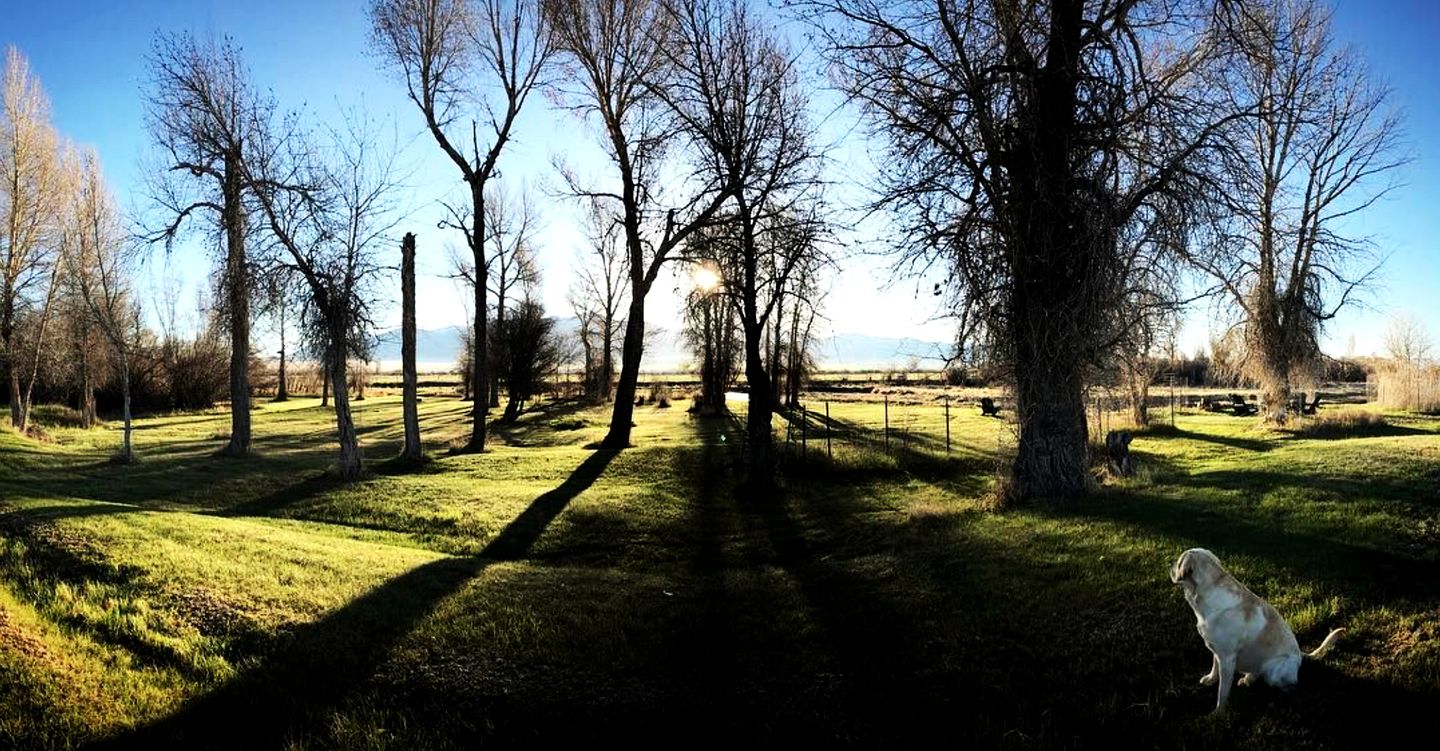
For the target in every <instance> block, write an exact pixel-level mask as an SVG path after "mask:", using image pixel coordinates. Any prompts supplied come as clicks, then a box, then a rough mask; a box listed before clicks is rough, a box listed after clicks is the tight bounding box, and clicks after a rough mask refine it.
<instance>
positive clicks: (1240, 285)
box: [1193, 0, 1406, 423]
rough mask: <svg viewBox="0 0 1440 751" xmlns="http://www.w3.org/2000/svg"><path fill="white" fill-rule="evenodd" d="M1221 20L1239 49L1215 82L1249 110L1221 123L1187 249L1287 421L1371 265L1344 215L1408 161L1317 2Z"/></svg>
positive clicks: (1379, 191) (1376, 194) (1243, 10)
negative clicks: (1207, 221) (1208, 217)
mask: <svg viewBox="0 0 1440 751" xmlns="http://www.w3.org/2000/svg"><path fill="white" fill-rule="evenodd" d="M1228 20H1229V21H1230V26H1229V30H1230V32H1231V38H1232V39H1233V40H1234V42H1235V44H1236V46H1237V48H1238V49H1239V51H1240V56H1239V60H1238V61H1237V65H1235V66H1234V67H1233V68H1232V69H1231V70H1230V71H1229V75H1227V76H1225V77H1224V78H1223V79H1220V80H1219V81H1218V82H1217V87H1218V88H1220V89H1221V90H1223V91H1224V92H1225V93H1226V94H1227V95H1228V96H1229V97H1230V98H1231V102H1232V107H1234V108H1236V109H1251V110H1253V111H1254V112H1255V113H1256V114H1255V116H1254V117H1252V118H1248V119H1246V120H1243V121H1238V122H1236V123H1235V125H1234V127H1233V129H1232V130H1231V132H1230V133H1229V134H1228V135H1229V138H1228V139H1227V145H1228V148H1227V150H1226V154H1225V155H1226V157H1227V160H1226V162H1225V167H1226V169H1225V171H1224V174H1226V175H1227V177H1228V181H1227V183H1226V184H1225V185H1224V188H1223V190H1221V191H1219V192H1218V195H1219V196H1220V197H1222V198H1223V199H1224V200H1225V203H1224V205H1223V206H1222V208H1221V210H1220V219H1219V222H1218V224H1217V231H1216V233H1215V237H1214V239H1213V241H1212V242H1211V243H1208V244H1207V245H1205V246H1202V247H1201V248H1199V249H1197V250H1199V251H1203V252H1197V253H1196V254H1194V256H1193V260H1194V261H1195V262H1196V263H1197V265H1199V267H1200V268H1201V269H1203V270H1204V271H1206V272H1208V273H1209V274H1210V275H1211V276H1212V277H1213V278H1215V279H1216V280H1217V282H1218V283H1219V284H1220V286H1221V287H1222V289H1223V290H1224V292H1225V294H1226V296H1227V298H1228V299H1229V301H1230V302H1231V303H1233V305H1234V307H1235V309H1237V310H1238V311H1239V315H1240V316H1241V321H1240V325H1241V328H1240V330H1241V332H1242V335H1243V342H1244V345H1245V346H1244V370H1245V372H1246V374H1248V375H1250V376H1251V377H1253V378H1254V379H1255V380H1256V381H1258V382H1259V383H1260V386H1261V401H1262V412H1263V414H1264V415H1265V417H1266V418H1267V419H1269V420H1272V421H1275V422H1280V423H1283V422H1285V420H1286V418H1287V407H1288V405H1289V403H1290V387H1291V383H1292V380H1293V379H1294V378H1295V377H1296V376H1298V375H1299V374H1300V373H1302V372H1304V371H1307V370H1310V369H1312V368H1313V367H1314V366H1315V365H1316V363H1317V362H1318V359H1319V354H1320V346H1319V335H1320V333H1321V330H1322V329H1323V327H1324V325H1325V323H1326V322H1327V321H1329V320H1331V319H1332V318H1334V317H1335V315H1336V314H1337V313H1338V312H1339V311H1340V309H1342V308H1343V307H1344V306H1345V305H1346V304H1348V303H1349V302H1350V301H1351V299H1352V297H1353V295H1354V294H1355V292H1356V291H1357V289H1360V288H1361V287H1363V285H1364V284H1366V283H1367V282H1368V281H1369V280H1370V279H1371V278H1372V276H1373V274H1374V272H1375V270H1376V268H1377V264H1375V263H1374V262H1373V257H1372V248H1371V246H1370V244H1369V243H1368V242H1367V240H1366V239H1365V238H1363V237H1356V236H1353V235H1348V234H1346V232H1347V226H1346V224H1345V223H1346V221H1347V219H1348V218H1350V217H1353V216H1354V215H1355V214H1357V213H1359V212H1361V211H1364V210H1365V209H1366V208H1367V207H1369V206H1370V205H1371V204H1373V203H1374V202H1375V201H1377V200H1379V198H1380V197H1381V196H1383V195H1384V194H1385V193H1386V192H1388V190H1389V189H1390V188H1391V187H1392V186H1393V183H1392V182H1390V180H1389V178H1390V177H1391V175H1392V174H1393V172H1394V170H1395V169H1396V168H1397V167H1399V166H1400V165H1402V164H1403V163H1404V162H1405V161H1406V159H1405V157H1404V156H1403V154H1402V153H1401V152H1400V148H1399V141H1400V120H1399V116H1398V114H1397V113H1396V112H1395V111H1394V110H1393V109H1392V108H1391V107H1390V105H1389V100H1390V92H1389V90H1388V89H1387V88H1386V87H1385V86H1383V85H1380V84H1378V83H1376V82H1375V81H1373V80H1371V78H1370V77H1369V75H1368V73H1367V71H1366V69H1365V66H1364V64H1363V63H1362V61H1361V60H1360V59H1359V57H1358V56H1357V54H1356V52H1355V50H1353V49H1351V48H1342V47H1338V46H1337V45H1336V42H1335V40H1334V37H1333V34H1332V32H1331V28H1330V13H1329V11H1328V10H1327V9H1326V8H1325V7H1323V6H1322V5H1320V4H1319V3H1318V2H1315V0H1255V1H1254V2H1249V3H1243V4H1239V5H1238V6H1237V9H1236V12H1234V13H1232V14H1230V15H1229V17H1228Z"/></svg>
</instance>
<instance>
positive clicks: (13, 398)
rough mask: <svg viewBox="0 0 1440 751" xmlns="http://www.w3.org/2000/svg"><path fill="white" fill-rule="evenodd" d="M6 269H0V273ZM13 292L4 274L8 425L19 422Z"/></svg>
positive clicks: (1, 331)
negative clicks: (8, 388) (8, 399)
mask: <svg viewBox="0 0 1440 751" xmlns="http://www.w3.org/2000/svg"><path fill="white" fill-rule="evenodd" d="M5 271H6V270H4V269H0V273H5ZM13 296H14V292H13V290H12V289H11V285H10V277H9V275H8V274H6V275H5V289H4V299H3V300H0V305H3V306H4V310H3V311H0V344H3V345H4V351H5V375H6V380H7V381H9V386H10V397H9V398H10V426H11V427H15V426H18V425H19V424H20V373H19V371H17V370H15V365H16V362H15V304H14V299H13Z"/></svg>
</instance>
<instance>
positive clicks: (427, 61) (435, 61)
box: [370, 0, 553, 451]
mask: <svg viewBox="0 0 1440 751" xmlns="http://www.w3.org/2000/svg"><path fill="white" fill-rule="evenodd" d="M538 2H539V0H375V2H373V3H372V4H371V6H370V19H371V26H372V29H371V36H372V39H373V41H374V43H375V46H376V47H377V48H378V49H379V51H380V53H381V55H383V56H384V58H385V59H386V60H387V61H389V63H390V64H391V65H393V66H395V67H396V68H397V69H398V70H399V71H400V73H401V75H402V76H403V78H404V80H405V87H406V92H407V93H408V95H409V97H410V100H411V101H412V102H414V103H415V106H416V107H418V108H419V109H420V112H421V114H422V115H423V116H424V118H425V126H426V129H427V130H428V131H429V132H430V135H431V136H432V137H433V138H434V139H435V143H436V144H437V145H438V146H439V147H440V149H441V150H442V151H444V152H445V155H446V156H447V157H448V158H449V159H450V161H451V162H453V163H454V164H455V166H456V167H457V168H458V169H459V171H460V175H461V178H462V179H463V180H464V182H465V185H466V187H467V188H468V190H469V199H470V205H469V207H468V209H469V210H468V212H466V211H461V210H459V209H455V210H452V211H451V216H452V218H453V222H452V224H453V226H454V227H455V228H457V229H459V230H460V231H461V233H462V234H463V235H464V236H465V244H466V246H468V247H469V248H470V253H471V256H472V258H473V268H474V269H476V270H477V273H479V274H481V275H483V274H486V273H488V271H489V268H490V267H489V264H488V263H487V261H486V244H487V239H488V237H489V236H488V234H487V230H486V212H485V201H486V196H485V190H486V187H487V186H488V185H489V182H490V180H491V178H493V177H494V176H495V175H496V174H497V165H498V164H499V160H500V155H501V152H502V151H503V150H504V148H505V145H506V144H507V143H509V141H510V139H511V137H512V135H513V131H514V127H515V122H516V119H517V118H518V117H519V115H520V111H521V108H522V107H523V106H524V105H525V102H526V100H527V99H529V97H530V93H531V91H533V90H534V88H535V86H536V84H537V83H538V82H539V81H540V76H541V75H542V73H543V72H544V70H545V67H546V61H547V60H548V59H549V57H550V55H551V52H552V50H553V46H552V44H551V34H550V29H549V27H548V24H547V23H546V18H545V16H544V15H543V14H542V13H541V12H540V9H539V7H538V4H537V3H538ZM472 97H476V98H478V99H479V102H480V112H479V113H478V115H475V116H471V117H468V118H467V117H466V116H465V115H464V114H463V113H462V111H461V110H462V108H463V106H464V105H465V104H467V103H469V100H470V98H472ZM467 121H468V127H466V125H467ZM482 126H483V127H484V128H485V139H484V140H483V141H482V139H481V137H480V128H481V127H482ZM467 142H468V143H469V148H468V149H467V148H466V143H467ZM488 290H489V285H488V284H485V283H477V284H475V285H474V290H473V291H474V293H475V309H474V320H475V323H474V329H475V336H474V337H473V340H472V346H473V351H472V353H471V368H472V373H473V374H472V376H471V381H472V389H473V392H474V393H475V395H476V399H475V403H474V405H473V406H472V409H471V414H472V416H473V422H472V424H471V431H470V440H469V442H468V443H467V444H466V449H467V450H469V451H484V450H485V411H486V399H485V395H487V394H488V393H489V382H488V379H489V377H490V374H489V368H490V362H489V355H488V350H487V347H488V344H489V342H488V336H487V333H486V332H487V329H486V314H487V313H488V311H489V309H490V307H489V302H488V300H487V292H488Z"/></svg>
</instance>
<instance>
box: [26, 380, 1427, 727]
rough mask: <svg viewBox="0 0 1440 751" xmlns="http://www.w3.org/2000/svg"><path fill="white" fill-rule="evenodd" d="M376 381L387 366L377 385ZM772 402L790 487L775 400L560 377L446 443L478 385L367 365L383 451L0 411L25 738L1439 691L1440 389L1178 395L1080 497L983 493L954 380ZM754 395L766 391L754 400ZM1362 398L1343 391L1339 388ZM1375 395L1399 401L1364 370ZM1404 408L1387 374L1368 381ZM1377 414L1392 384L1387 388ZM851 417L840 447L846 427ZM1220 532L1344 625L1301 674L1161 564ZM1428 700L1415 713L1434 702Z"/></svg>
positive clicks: (1049, 708) (288, 419) (1067, 719)
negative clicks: (500, 416) (910, 389)
mask: <svg viewBox="0 0 1440 751" xmlns="http://www.w3.org/2000/svg"><path fill="white" fill-rule="evenodd" d="M376 393H383V390H382V391H377V392H376ZM823 403H824V402H823V400H819V401H816V400H812V401H810V402H808V403H807V404H808V405H809V406H810V407H811V409H810V410H809V412H808V419H807V421H806V422H805V423H804V424H803V428H802V427H801V424H800V423H799V421H798V418H797V422H796V424H794V425H791V424H788V423H786V422H785V421H784V420H783V419H781V418H777V419H776V422H775V428H776V431H777V435H779V436H780V439H781V441H782V444H784V445H785V447H786V448H785V451H784V467H785V468H786V475H787V476H786V479H785V481H784V491H783V494H782V495H781V497H779V498H774V499H762V498H752V497H747V496H745V495H744V494H743V493H741V492H740V491H739V490H738V489H737V487H736V486H735V476H736V472H735V467H736V461H737V459H738V458H739V456H740V452H742V451H743V450H744V446H743V443H744V441H743V436H742V434H741V433H740V432H739V431H738V430H737V429H736V424H735V423H734V422H733V421H730V420H696V419H694V418H691V417H690V416H688V415H687V414H686V413H685V411H684V409H685V406H686V405H685V403H684V402H678V403H677V404H676V405H675V406H674V407H672V408H670V409H656V408H654V407H651V406H648V405H647V406H645V407H641V408H639V409H637V412H636V422H637V428H636V431H635V434H634V443H635V448H633V449H629V450H626V451H623V452H619V453H615V452H596V451H592V450H589V449H586V448H585V446H586V445H587V444H589V443H591V442H592V441H595V440H596V439H597V438H599V437H600V436H601V435H602V434H603V432H604V426H605V424H606V422H607V418H608V413H607V412H606V411H605V410H603V409H581V408H577V407H576V406H575V405H574V404H571V403H563V402H543V403H542V404H541V410H540V411H538V412H536V413H532V414H529V415H526V416H525V417H524V418H523V419H522V420H521V422H520V424H518V425H516V426H512V427H506V428H501V429H499V430H497V433H496V441H495V448H494V450H493V451H491V452H490V453H487V454H484V455H480V456H449V455H446V454H445V449H446V447H447V446H448V444H449V443H450V442H452V441H455V440H457V439H459V438H460V436H461V435H462V434H463V433H464V431H465V429H466V427H467V423H466V419H467V418H466V414H467V411H468V409H469V406H470V405H469V404H468V403H464V402H460V401H458V400H456V399H454V398H450V397H442V396H439V395H438V394H434V393H432V394H431V395H430V396H428V397H427V398H426V399H425V400H424V402H423V403H422V405H421V411H422V421H423V429H424V431H425V438H426V441H427V449H428V450H429V451H430V452H431V453H432V454H433V455H434V457H435V461H434V462H433V463H431V464H430V465H429V466H428V467H427V468H426V469H424V470H423V471H420V472H416V473H409V474H405V473H398V472H396V471H395V470H393V469H391V468H390V467H389V466H388V465H387V464H386V463H385V459H386V458H387V457H390V456H392V455H394V454H395V453H396V452H397V451H398V442H399V439H400V435H401V430H400V426H399V405H398V400H396V399H395V398H394V397H390V396H373V395H372V396H371V397H370V398H367V399H366V400H365V401H363V402H360V403H357V404H356V407H357V415H356V417H357V423H358V426H359V430H360V434H361V440H362V442H363V443H364V445H365V449H366V455H367V459H368V460H369V462H370V467H371V469H372V473H371V474H370V476H368V477H367V478H366V479H364V480H363V481H361V482H359V483H357V484H354V485H350V486H341V485H337V484H336V483H335V482H333V481H332V480H331V479H330V478H329V476H328V475H327V474H326V467H327V466H328V464H329V462H330V460H331V452H332V451H333V445H332V439H331V437H330V435H331V431H332V429H333V426H332V423H331V419H332V417H331V414H330V413H329V412H328V411H326V410H322V409H321V408H319V407H318V400H315V399H297V400H294V401H291V402H288V403H285V404H271V403H265V404H262V405H261V406H260V408H259V409H257V411H256V413H255V436H256V439H255V445H256V449H257V455H256V456H255V457H253V458H250V459H244V460H233V459H224V458H220V457H217V456H215V455H214V451H215V450H216V449H217V448H218V447H219V446H220V445H221V443H223V440H222V438H223V436H224V435H225V432H226V431H227V430H228V415H227V414H226V413H225V412H224V411H222V410H212V411H208V412H204V413H187V414H175V415H168V416H160V417H152V418H146V419H142V420H140V421H139V423H138V425H137V431H136V435H135V441H136V445H137V449H138V451H139V453H140V459H141V460H140V462H139V463H138V464H135V465H133V466H114V465H111V464H109V463H108V461H107V457H108V456H109V454H110V453H111V451H112V450H113V448H114V447H115V445H116V441H117V434H116V431H115V427H116V426H115V425H114V424H110V425H107V426H106V428H105V429H102V430H95V431H89V432H86V431H81V430H78V429H70V428H55V429H52V430H51V431H50V432H49V437H48V438H47V439H46V440H44V441H35V440H30V439H25V438H21V437H18V436H16V435H15V434H14V433H12V432H11V431H9V430H0V499H3V500H0V532H3V538H0V747H15V748H27V749H28V748H70V747H74V746H77V745H81V744H86V743H91V742H95V741H105V740H108V741H110V742H112V743H113V744H114V745H117V746H126V747H140V748H154V747H179V748H206V747H222V748H290V749H307V748H345V749H350V748H425V749H432V748H434V749H445V748H473V747H476V746H479V745H482V744H486V743H494V744H496V745H502V746H513V745H554V744H559V743H566V744H578V743H591V744H593V743H595V742H596V741H598V740H600V739H620V740H624V741H628V742H630V743H638V744H641V745H652V744H658V743H662V742H663V743H665V744H667V745H672V746H675V747H681V748H684V747H694V746H701V747H705V746H713V745H718V744H730V745H735V746H737V747H750V746H754V745H777V744H781V743H786V744H790V743H795V744H807V745H817V744H818V745H822V746H835V745H846V746H860V747H875V746H886V747H912V748H918V747H931V746H933V745H934V744H935V743H936V740H937V739H941V742H942V743H943V744H944V745H946V746H958V747H961V748H967V747H979V748H999V747H1013V748H1076V747H1087V748H1109V747H1114V748H1132V747H1163V748H1178V747H1186V748H1218V749H1230V748H1240V747H1275V748H1299V747H1315V748H1324V747H1365V748H1378V747H1390V746H1392V745H1394V742H1396V741H1397V740H1398V739H1400V738H1402V737H1408V738H1410V739H1412V740H1411V741H1410V742H1411V743H1414V740H1413V739H1423V738H1424V737H1429V736H1430V735H1432V734H1433V727H1432V725H1433V713H1434V709H1435V707H1437V706H1440V419H1419V418H1413V417H1408V416H1405V415H1400V414H1395V413H1389V414H1387V415H1385V421H1386V422H1385V424H1375V425H1362V426H1360V427H1356V428H1354V429H1353V430H1352V429H1348V428H1347V429H1346V431H1348V432H1342V433H1340V434H1338V435H1331V436H1329V437H1324V438H1307V437H1303V436H1301V435H1295V434H1290V433H1283V432H1275V431H1269V430H1265V429H1261V428H1259V427H1257V426H1256V425H1255V423H1254V422H1253V421H1252V420H1250V419H1246V418H1236V417H1230V416H1225V415H1210V414H1199V413H1194V412H1190V411H1187V410H1181V411H1179V413H1178V417H1177V420H1176V425H1175V426H1174V427H1173V428H1172V427H1169V426H1166V427H1163V428H1157V429H1155V430H1153V431H1149V432H1141V433H1140V434H1139V437H1138V438H1137V439H1136V441H1135V444H1134V448H1135V450H1136V452H1137V456H1138V460H1139V467H1140V470H1139V473H1138V475H1137V477H1134V478H1130V479H1127V480H1113V479H1112V480H1106V481H1105V484H1104V485H1103V486H1102V487H1099V488H1098V489H1097V491H1096V493H1095V495H1094V496H1093V497H1091V498H1089V499H1088V500H1086V501H1084V502H1082V503H1079V504H1076V505H1073V506H1069V507H1062V508H1051V509H1037V510H1021V511H1008V512H1003V513H995V512H988V511H985V510H983V509H984V508H985V506H986V504H987V502H988V499H989V497H990V493H991V489H992V485H993V477H994V473H995V469H996V468H997V466H999V465H1000V464H1002V463H1003V462H1004V461H1005V457H1006V455H1007V452H1009V451H1011V450H1012V449H1013V441H1014V428H1013V426H1012V425H1010V424H1009V423H1008V422H1007V421H1006V420H1005V419H994V418H985V417H981V416H980V415H979V413H978V411H977V410H975V409H974V408H973V406H969V405H967V406H966V407H965V408H963V409H962V408H958V407H955V406H953V405H952V411H951V414H950V419H949V422H948V426H949V429H950V436H951V440H950V444H949V447H948V450H947V448H946V444H945V442H944V436H945V431H946V426H947V422H946V419H945V412H944V406H943V404H937V403H935V402H934V401H933V400H932V399H929V398H928V396H927V398H925V399H916V400H914V401H913V402H905V401H897V402H896V403H894V404H892V405H891V407H890V413H889V418H890V425H891V430H890V432H889V433H888V435H887V433H886V430H885V427H884V422H885V418H886V415H885V409H886V408H885V406H884V404H883V402H875V401H866V402H851V401H842V400H832V401H831V403H830V404H829V409H830V413H829V415H828V417H827V416H826V415H825V413H824V412H823V408H822V405H823ZM732 406H733V407H734V408H735V409H736V410H737V411H739V412H741V414H742V415H743V404H742V403H738V402H737V403H735V404H733V405H732ZM1341 409H1345V408H1339V407H1336V408H1331V407H1326V408H1322V413H1325V412H1332V413H1334V412H1339V411H1340V410H1341ZM1364 409H1370V408H1364ZM1372 411H1373V410H1372ZM1357 424H1359V423H1358V422H1357ZM827 438H828V439H829V440H830V445H829V447H828V449H827V446H826V443H825V440H826V439H827ZM1195 545H1200V546H1205V547H1209V548H1211V549H1212V550H1215V551H1216V552H1217V553H1218V554H1219V555H1220V556H1221V557H1222V559H1223V560H1224V561H1225V562H1226V563H1227V565H1228V566H1229V567H1230V568H1231V570H1232V571H1234V572H1235V573H1236V574H1237V575H1238V576H1240V577H1241V578H1242V579H1243V580H1244V581H1245V582H1246V583H1247V584H1249V585H1250V586H1251V588H1253V589H1254V590H1255V591H1257V592H1258V593H1260V594H1262V595H1263V596H1265V597H1267V598H1269V600H1270V601H1271V602H1272V603H1273V604H1274V605H1275V606H1276V607H1277V608H1278V609H1279V610H1280V612H1281V613H1283V614H1284V615H1285V616H1287V617H1288V618H1289V620H1290V622H1291V624H1292V625H1293V626H1294V627H1295V630H1296V633H1297V634H1298V636H1299V639H1300V642H1301V644H1302V645H1303V646H1305V647H1307V648H1313V647H1314V646H1315V645H1316V644H1317V643H1318V642H1319V640H1320V638H1321V637H1322V636H1323V635H1324V634H1325V633H1326V631H1327V630H1328V629H1330V628H1332V627H1335V626H1346V627H1347V628H1349V630H1350V631H1349V633H1348V634H1347V635H1346V636H1345V637H1344V638H1343V640H1342V641H1341V642H1340V644H1339V645H1338V647H1337V648H1336V649H1335V651H1334V652H1333V653H1332V654H1331V655H1330V656H1328V657H1327V658H1326V659H1325V661H1324V662H1321V663H1318V664H1306V666H1305V667H1304V668H1303V669H1302V671H1301V674H1300V677H1301V680H1300V686H1299V688H1298V690H1296V691H1295V692H1293V693H1289V694H1285V693H1279V692H1276V691H1273V690H1269V689H1265V688H1258V687H1257V688H1238V689H1236V692H1235V694H1234V696H1233V698H1232V708H1231V711H1230V712H1229V713H1228V714H1226V715H1225V716H1222V717H1220V718H1209V717H1207V716H1206V713H1207V712H1208V711H1209V710H1210V708H1211V707H1212V706H1213V703H1214V690H1213V689H1207V688H1203V687H1200V686H1198V685H1196V679H1197V678H1198V677H1199V676H1200V675H1201V673H1202V672H1204V671H1205V669H1206V668H1207V667H1208V665H1209V656H1208V653H1207V652H1206V651H1205V649H1204V647H1203V646H1202V644H1201V641H1200V638H1199V636H1198V635H1197V634H1196V632H1195V628H1194V618H1193V616H1192V614H1191V612H1190V610H1189V609H1188V607H1187V606H1186V605H1185V603H1184V600H1183V598H1182V597H1181V595H1180V592H1179V591H1178V589H1177V588H1175V587H1174V586H1173V585H1171V584H1170V582H1169V581H1168V579H1167V577H1166V572H1167V570H1168V566H1169V565H1170V563H1171V562H1172V561H1173V559H1174V558H1175V556H1176V555H1178V553H1179V552H1180V551H1181V550H1183V549H1185V548H1187V547H1190V546H1195ZM1406 734H1408V736H1407V735H1406Z"/></svg>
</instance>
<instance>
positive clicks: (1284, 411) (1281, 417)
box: [1260, 345, 1290, 425]
mask: <svg viewBox="0 0 1440 751" xmlns="http://www.w3.org/2000/svg"><path fill="white" fill-rule="evenodd" d="M1281 346H1283V345H1278V346H1277V345H1270V346H1268V347H1266V351H1265V352H1262V353H1261V357H1262V358H1263V360H1264V365H1263V368H1262V372H1261V377H1260V414H1261V415H1263V416H1264V417H1265V419H1266V420H1269V421H1271V422H1274V423H1275V424H1277V425H1284V424H1285V422H1286V421H1287V420H1288V419H1289V417H1290V360H1289V358H1288V357H1286V356H1285V353H1284V352H1279V351H1276V350H1278V349H1281Z"/></svg>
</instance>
